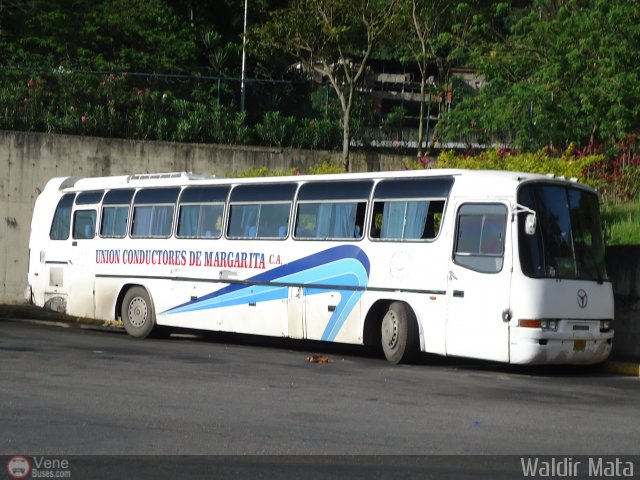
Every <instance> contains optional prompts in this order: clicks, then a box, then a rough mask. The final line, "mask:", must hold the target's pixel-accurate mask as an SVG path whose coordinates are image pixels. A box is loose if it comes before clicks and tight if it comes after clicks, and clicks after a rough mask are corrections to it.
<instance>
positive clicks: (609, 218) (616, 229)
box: [602, 202, 640, 245]
mask: <svg viewBox="0 0 640 480" xmlns="http://www.w3.org/2000/svg"><path fill="white" fill-rule="evenodd" d="M602 224H603V228H604V231H605V236H606V238H607V244H608V245H640V202H630V203H622V204H617V205H604V207H603V209H602Z"/></svg>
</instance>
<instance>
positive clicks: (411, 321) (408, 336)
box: [381, 302, 418, 364]
mask: <svg viewBox="0 0 640 480" xmlns="http://www.w3.org/2000/svg"><path fill="white" fill-rule="evenodd" d="M381 342H382V350H383V351H384V356H385V357H387V360H389V362H391V363H393V364H398V363H401V362H408V361H410V360H411V359H412V358H413V357H414V355H415V354H416V353H417V351H418V324H417V322H416V317H415V314H414V313H413V310H411V308H409V306H408V305H407V304H406V303H402V302H393V303H392V304H391V305H389V308H388V309H387V313H386V314H385V316H384V317H383V319H382V326H381Z"/></svg>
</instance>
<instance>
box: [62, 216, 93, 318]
mask: <svg viewBox="0 0 640 480" xmlns="http://www.w3.org/2000/svg"><path fill="white" fill-rule="evenodd" d="M81 207H82V208H76V209H74V211H73V218H72V222H71V239H70V240H69V241H70V247H69V250H68V257H69V258H68V265H67V293H68V298H67V303H68V311H69V312H70V313H71V314H72V315H77V316H80V317H93V316H94V313H95V299H94V288H95V268H96V264H95V257H96V249H95V245H94V243H95V240H94V237H95V235H96V218H97V210H96V208H85V206H84V205H82V206H81Z"/></svg>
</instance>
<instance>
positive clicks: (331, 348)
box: [170, 330, 607, 377]
mask: <svg viewBox="0 0 640 480" xmlns="http://www.w3.org/2000/svg"><path fill="white" fill-rule="evenodd" d="M170 338H171V340H180V339H191V340H195V341H202V342H208V343H215V344H224V345H237V346H251V347H256V348H271V349H282V350H289V351H294V352H301V353H303V354H305V355H306V356H312V355H318V356H324V357H327V358H328V359H329V361H335V360H336V359H337V358H341V357H350V358H353V359H358V358H361V359H366V360H374V361H380V362H383V363H384V364H387V363H388V362H387V360H386V359H385V357H384V354H383V352H382V348H381V347H372V346H363V345H350V344H343V343H333V342H322V341H315V340H300V339H291V338H284V337H266V336H260V335H248V334H240V333H228V332H202V331H192V330H179V331H173V333H172V334H171V337H170ZM305 358H306V357H305ZM389 366H392V365H391V364H389ZM403 366H404V367H406V366H409V367H417V368H423V367H444V368H447V367H448V368H456V369H463V370H469V371H478V370H480V371H493V372H497V373H508V374H515V375H528V376H553V377H575V376H601V375H607V373H606V372H603V371H602V367H601V365H511V364H507V363H500V362H491V361H487V360H476V359H473V358H464V357H453V356H443V355H436V354H431V353H424V352H420V353H419V354H417V355H416V357H415V358H414V359H412V361H411V362H409V363H408V364H404V365H403Z"/></svg>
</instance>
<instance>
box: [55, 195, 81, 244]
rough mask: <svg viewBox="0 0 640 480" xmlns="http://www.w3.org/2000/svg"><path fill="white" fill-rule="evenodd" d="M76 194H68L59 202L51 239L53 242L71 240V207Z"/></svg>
mask: <svg viewBox="0 0 640 480" xmlns="http://www.w3.org/2000/svg"><path fill="white" fill-rule="evenodd" d="M74 197H75V193H67V194H66V195H64V196H63V197H62V198H61V199H60V201H59V202H58V206H57V207H56V212H55V214H54V215H53V222H52V223H51V230H50V231H49V238H51V240H66V239H68V238H69V230H70V227H71V206H72V205H73V199H74Z"/></svg>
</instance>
